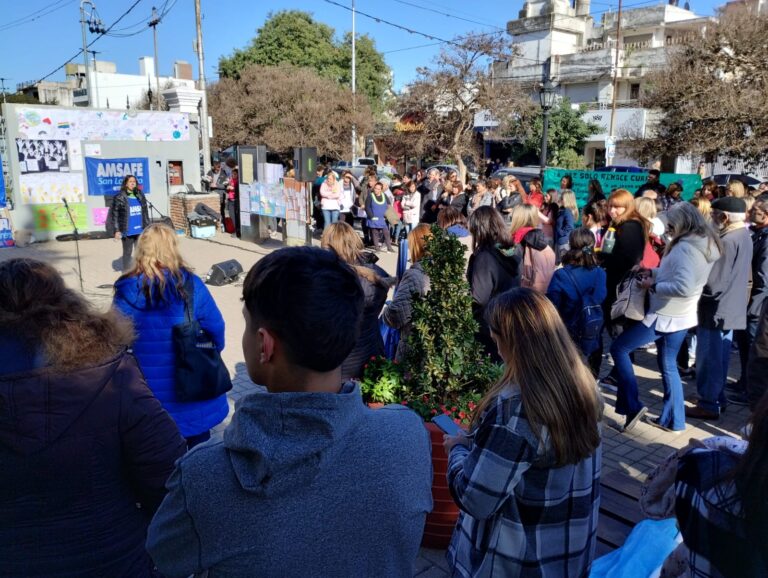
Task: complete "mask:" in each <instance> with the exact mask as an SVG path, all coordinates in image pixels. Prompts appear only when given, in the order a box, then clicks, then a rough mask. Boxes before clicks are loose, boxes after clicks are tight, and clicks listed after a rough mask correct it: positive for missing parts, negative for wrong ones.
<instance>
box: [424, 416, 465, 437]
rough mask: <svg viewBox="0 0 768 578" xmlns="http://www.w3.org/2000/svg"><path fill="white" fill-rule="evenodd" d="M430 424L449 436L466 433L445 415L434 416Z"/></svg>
mask: <svg viewBox="0 0 768 578" xmlns="http://www.w3.org/2000/svg"><path fill="white" fill-rule="evenodd" d="M432 423H433V424H435V425H436V426H437V427H439V428H440V429H441V430H443V431H444V432H445V433H447V434H448V435H449V436H455V435H458V434H460V433H466V431H464V429H462V427H461V426H460V425H459V424H457V423H456V422H455V421H453V420H452V419H451V418H450V417H449V416H447V415H445V414H440V415H436V416H435V417H433V418H432Z"/></svg>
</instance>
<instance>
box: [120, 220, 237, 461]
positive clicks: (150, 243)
mask: <svg viewBox="0 0 768 578" xmlns="http://www.w3.org/2000/svg"><path fill="white" fill-rule="evenodd" d="M187 301H189V302H190V307H189V308H190V313H191V315H192V317H193V319H195V320H197V321H198V322H199V323H200V326H201V328H202V329H203V330H204V331H206V332H207V333H208V335H209V336H210V337H211V339H212V340H213V343H214V344H215V346H216V349H218V350H219V351H220V352H221V351H222V350H223V349H224V318H223V317H222V316H221V312H220V311H219V308H218V307H217V306H216V302H215V301H214V300H213V297H211V294H210V292H209V291H208V287H206V285H205V283H203V281H202V279H200V277H198V276H197V275H195V274H194V273H192V271H191V270H190V268H189V267H188V266H187V264H186V263H185V262H184V259H183V258H182V256H181V253H180V252H179V245H178V241H177V237H176V232H175V231H174V230H173V229H171V228H170V227H168V226H167V225H163V224H159V223H156V224H153V225H150V226H149V227H147V228H146V229H145V230H144V232H143V233H142V234H141V237H139V241H138V243H137V244H136V259H135V263H134V265H133V267H132V268H131V269H130V270H128V271H127V272H126V273H124V274H123V275H122V276H121V277H120V278H119V279H118V280H117V282H116V283H115V295H114V300H113V303H112V306H113V307H114V308H115V309H117V310H118V311H120V312H121V313H123V315H125V316H126V317H128V318H129V319H131V320H132V321H133V324H134V326H135V327H136V333H137V335H138V338H137V339H136V342H135V343H134V344H133V352H134V355H136V358H137V359H138V361H139V366H140V367H141V369H142V371H143V372H144V375H145V376H146V378H147V382H148V384H149V388H150V389H151V390H152V392H153V393H154V394H155V396H156V397H157V399H158V400H160V403H161V404H163V407H164V408H165V409H166V411H167V412H168V413H169V414H171V417H172V418H173V419H174V421H175V422H176V425H178V426H179V431H181V435H182V436H184V438H186V440H187V444H188V446H189V447H190V448H192V447H194V446H195V445H197V444H199V443H202V442H204V441H206V440H208V439H209V438H210V437H211V429H212V428H213V427H215V426H216V425H218V424H219V423H221V422H222V421H224V418H226V417H227V414H228V413H229V405H228V404H227V396H226V394H222V395H219V396H217V397H214V398H213V399H207V400H203V401H181V400H180V399H179V396H178V394H177V392H176V378H175V372H176V355H175V353H174V344H173V337H172V335H173V326H174V325H178V324H180V323H183V322H184V321H185V318H186V313H185V311H186V302H187Z"/></svg>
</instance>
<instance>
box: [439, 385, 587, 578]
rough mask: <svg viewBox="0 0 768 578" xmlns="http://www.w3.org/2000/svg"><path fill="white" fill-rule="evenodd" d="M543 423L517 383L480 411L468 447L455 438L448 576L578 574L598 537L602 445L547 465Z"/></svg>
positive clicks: (572, 577)
mask: <svg viewBox="0 0 768 578" xmlns="http://www.w3.org/2000/svg"><path fill="white" fill-rule="evenodd" d="M549 449H550V443H549V439H548V435H547V432H546V430H544V431H542V435H541V441H540V440H539V439H538V438H537V436H536V435H535V434H534V432H533V430H532V428H531V425H530V423H529V422H528V419H527V418H526V416H525V411H524V410H523V406H522V399H521V397H520V392H519V389H517V388H510V389H509V390H507V392H506V393H505V394H504V395H502V396H500V397H499V398H498V399H497V400H496V402H495V404H494V405H493V406H491V408H490V409H489V410H488V411H487V412H486V413H485V414H484V416H483V418H482V421H481V422H480V424H479V425H478V427H477V432H476V434H475V436H474V440H473V443H472V447H471V448H467V447H465V446H463V445H456V446H454V448H453V449H452V450H451V453H450V456H449V464H448V484H449V486H450V489H451V493H452V494H453V498H454V500H455V501H456V504H458V506H459V508H460V509H461V513H460V515H459V520H458V522H457V525H456V529H455V530H454V532H453V538H452V539H451V544H450V546H449V548H448V553H447V558H448V562H449V564H450V565H451V567H452V568H453V574H454V576H463V577H470V576H471V577H473V578H474V577H485V576H488V577H490V576H493V577H498V576H504V577H505V578H512V577H515V576H537V577H557V578H564V577H568V578H577V577H579V576H586V575H587V574H588V572H589V568H590V565H591V563H592V558H593V556H594V552H595V544H596V541H597V518H598V509H599V506H600V457H601V447H598V448H597V449H596V450H595V451H594V452H593V454H592V455H591V456H589V457H588V458H585V459H584V460H582V461H580V462H578V463H576V464H571V465H566V466H563V467H553V466H551V465H547V464H548V463H550V464H551V461H552V456H551V452H550V451H549Z"/></svg>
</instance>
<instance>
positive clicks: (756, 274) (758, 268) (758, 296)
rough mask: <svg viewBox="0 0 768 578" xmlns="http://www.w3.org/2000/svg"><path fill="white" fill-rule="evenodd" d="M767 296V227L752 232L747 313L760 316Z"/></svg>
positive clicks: (751, 315)
mask: <svg viewBox="0 0 768 578" xmlns="http://www.w3.org/2000/svg"><path fill="white" fill-rule="evenodd" d="M766 296H768V227H763V228H762V229H757V230H756V231H755V232H754V233H753V234H752V293H751V294H750V298H749V307H748V308H747V315H748V316H749V317H760V313H761V312H762V310H763V303H765V298H766Z"/></svg>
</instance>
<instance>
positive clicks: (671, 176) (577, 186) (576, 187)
mask: <svg viewBox="0 0 768 578" xmlns="http://www.w3.org/2000/svg"><path fill="white" fill-rule="evenodd" d="M566 175H570V177H571V178H572V179H573V192H574V193H576V202H577V203H578V205H579V206H580V207H581V206H583V205H584V203H586V201H587V198H588V190H587V187H588V185H589V181H590V180H592V179H596V180H597V181H599V182H600V185H601V186H602V187H603V192H604V193H605V196H606V197H607V196H608V195H609V194H610V192H611V191H612V190H614V189H627V190H628V191H629V192H631V193H632V194H634V193H635V191H636V190H637V189H639V188H640V187H641V186H642V185H643V183H645V182H646V181H647V180H648V173H647V172H645V171H644V172H641V173H610V172H607V171H606V172H603V171H580V170H567V169H547V170H545V171H544V183H543V186H544V190H545V191H547V190H549V189H557V190H558V191H559V190H560V179H562V178H563V177H564V176H566ZM659 180H660V182H661V184H662V185H664V186H669V185H670V184H672V183H674V182H677V181H681V182H682V185H683V194H682V197H683V199H685V200H690V199H691V198H692V197H693V194H694V193H695V192H696V191H697V190H698V189H700V188H701V177H700V176H699V175H697V174H694V175H689V174H679V173H661V176H660V177H659Z"/></svg>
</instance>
